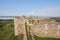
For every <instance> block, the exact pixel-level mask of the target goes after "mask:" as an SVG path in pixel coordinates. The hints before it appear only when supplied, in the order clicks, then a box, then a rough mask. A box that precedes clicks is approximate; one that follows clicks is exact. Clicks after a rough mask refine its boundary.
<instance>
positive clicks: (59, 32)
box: [14, 16, 60, 39]
mask: <svg viewBox="0 0 60 40" xmlns="http://www.w3.org/2000/svg"><path fill="white" fill-rule="evenodd" d="M32 20H33V21H32ZM37 20H38V21H37ZM29 21H30V22H29ZM25 22H27V24H28V25H29V26H30V28H31V31H32V32H33V34H34V35H37V36H39V37H50V38H60V23H58V22H56V21H55V20H50V19H41V18H24V17H22V16H21V17H15V18H14V26H15V35H19V34H24V35H25V39H26V31H25Z"/></svg>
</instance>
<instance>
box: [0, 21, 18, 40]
mask: <svg viewBox="0 0 60 40" xmlns="http://www.w3.org/2000/svg"><path fill="white" fill-rule="evenodd" d="M0 40H18V36H15V34H14V25H13V20H0Z"/></svg>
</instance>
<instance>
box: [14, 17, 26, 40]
mask: <svg viewBox="0 0 60 40" xmlns="http://www.w3.org/2000/svg"><path fill="white" fill-rule="evenodd" d="M14 26H15V27H14V28H15V35H16V36H18V35H23V40H26V30H25V19H24V17H21V16H20V17H14Z"/></svg>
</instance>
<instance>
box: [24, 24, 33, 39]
mask: <svg viewBox="0 0 60 40" xmlns="http://www.w3.org/2000/svg"><path fill="white" fill-rule="evenodd" d="M25 28H26V35H27V40H32V36H31V34H30V31H28V29H30V28H29V26H28V25H27V23H25Z"/></svg>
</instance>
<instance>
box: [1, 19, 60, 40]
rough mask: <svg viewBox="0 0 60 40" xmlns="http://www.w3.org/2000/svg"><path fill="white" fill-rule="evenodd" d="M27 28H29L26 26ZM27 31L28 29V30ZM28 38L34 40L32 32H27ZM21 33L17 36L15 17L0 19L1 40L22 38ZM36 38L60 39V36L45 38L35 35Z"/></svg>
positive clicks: (40, 39) (39, 39)
mask: <svg viewBox="0 0 60 40" xmlns="http://www.w3.org/2000/svg"><path fill="white" fill-rule="evenodd" d="M26 29H27V28H26ZM26 32H27V30H26ZM26 35H27V39H28V40H32V38H31V35H30V33H27V34H26ZM20 36H21V35H19V36H15V32H14V21H13V19H4V20H3V19H0V40H20V39H21V37H20ZM34 39H35V40H60V38H44V37H38V36H36V35H34Z"/></svg>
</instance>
